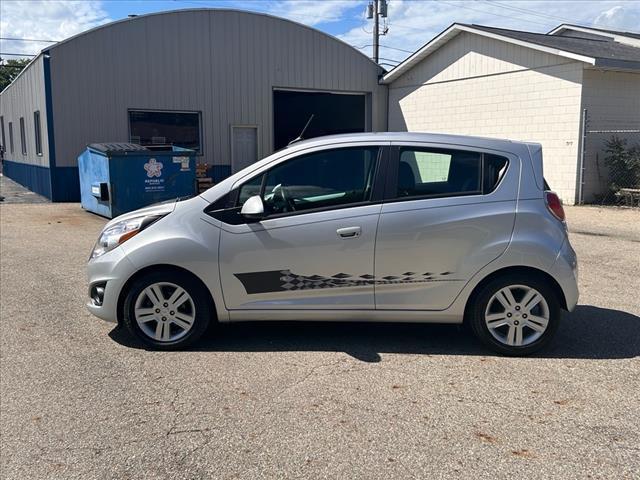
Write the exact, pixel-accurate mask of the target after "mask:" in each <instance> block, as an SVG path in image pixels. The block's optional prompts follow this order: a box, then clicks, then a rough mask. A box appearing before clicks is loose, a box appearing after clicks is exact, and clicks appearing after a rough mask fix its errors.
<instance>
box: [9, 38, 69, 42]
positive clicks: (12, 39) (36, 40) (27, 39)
mask: <svg viewBox="0 0 640 480" xmlns="http://www.w3.org/2000/svg"><path fill="white" fill-rule="evenodd" d="M0 40H10V41H12V42H38V43H57V42H59V41H60V40H43V39H41V38H11V37H0Z"/></svg>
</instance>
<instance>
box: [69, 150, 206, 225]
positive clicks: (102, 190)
mask: <svg viewBox="0 0 640 480" xmlns="http://www.w3.org/2000/svg"><path fill="white" fill-rule="evenodd" d="M195 155H196V152H195V151H193V150H189V149H186V148H180V147H176V146H172V145H162V146H156V145H152V146H146V147H144V146H141V145H135V144H132V143H92V144H91V145H89V146H88V147H87V149H86V150H85V151H84V152H83V153H82V154H81V155H80V156H79V157H78V169H79V173H80V201H81V203H82V208H84V209H85V210H88V211H90V212H94V213H97V214H98V215H102V216H103V217H107V218H113V217H117V216H118V215H121V214H123V213H126V212H130V211H132V210H136V209H138V208H142V207H145V206H147V205H151V204H152V203H157V202H162V201H164V200H171V199H173V198H176V197H188V196H191V195H194V193H195V189H196V173H195V170H196V169H195V164H196V159H195Z"/></svg>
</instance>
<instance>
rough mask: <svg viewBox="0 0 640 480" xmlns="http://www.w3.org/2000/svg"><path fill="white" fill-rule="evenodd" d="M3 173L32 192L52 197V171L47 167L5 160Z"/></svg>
mask: <svg viewBox="0 0 640 480" xmlns="http://www.w3.org/2000/svg"><path fill="white" fill-rule="evenodd" d="M3 173H4V175H6V176H7V177H9V178H10V179H12V180H14V181H16V182H18V183H19V184H20V185H24V186H25V187H27V188H28V189H29V190H31V191H32V192H36V193H39V194H40V195H43V196H45V197H47V198H48V199H51V171H50V170H49V169H48V168H47V167H41V166H39V165H31V164H28V163H18V162H12V161H11V160H5V161H4V163H3Z"/></svg>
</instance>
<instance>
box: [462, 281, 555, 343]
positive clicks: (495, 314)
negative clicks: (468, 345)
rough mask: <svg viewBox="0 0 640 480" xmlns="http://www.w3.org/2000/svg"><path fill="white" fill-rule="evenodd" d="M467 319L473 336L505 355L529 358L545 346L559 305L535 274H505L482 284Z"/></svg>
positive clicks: (551, 333)
mask: <svg viewBox="0 0 640 480" xmlns="http://www.w3.org/2000/svg"><path fill="white" fill-rule="evenodd" d="M470 313H471V315H470V318H469V321H470V324H471V328H472V330H473V332H474V333H475V335H476V336H477V337H478V338H479V339H480V340H481V341H482V342H483V343H484V344H485V345H487V346H489V347H490V348H491V349H493V350H495V351H497V352H499V353H502V354H504V355H529V354H531V353H533V352H535V351H537V350H539V349H541V348H543V347H544V346H546V345H547V344H548V343H549V342H550V341H551V339H552V337H553V335H554V334H555V332H556V330H557V329H558V326H559V324H560V315H561V314H560V303H559V301H558V298H557V295H556V293H555V292H554V290H553V289H552V288H550V286H549V284H548V282H546V281H545V280H544V279H542V278H540V277H539V276H537V275H534V274H532V275H525V274H519V273H518V274H507V275H504V276H502V277H499V278H495V279H493V280H491V281H490V282H488V283H487V284H486V285H484V286H483V287H482V288H481V289H480V291H479V292H478V294H477V295H476V296H475V302H474V304H473V305H472V308H471V311H470Z"/></svg>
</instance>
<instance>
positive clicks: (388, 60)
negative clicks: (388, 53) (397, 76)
mask: <svg viewBox="0 0 640 480" xmlns="http://www.w3.org/2000/svg"><path fill="white" fill-rule="evenodd" d="M380 60H386V61H387V62H396V63H402V60H395V59H393V58H384V57H380Z"/></svg>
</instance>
